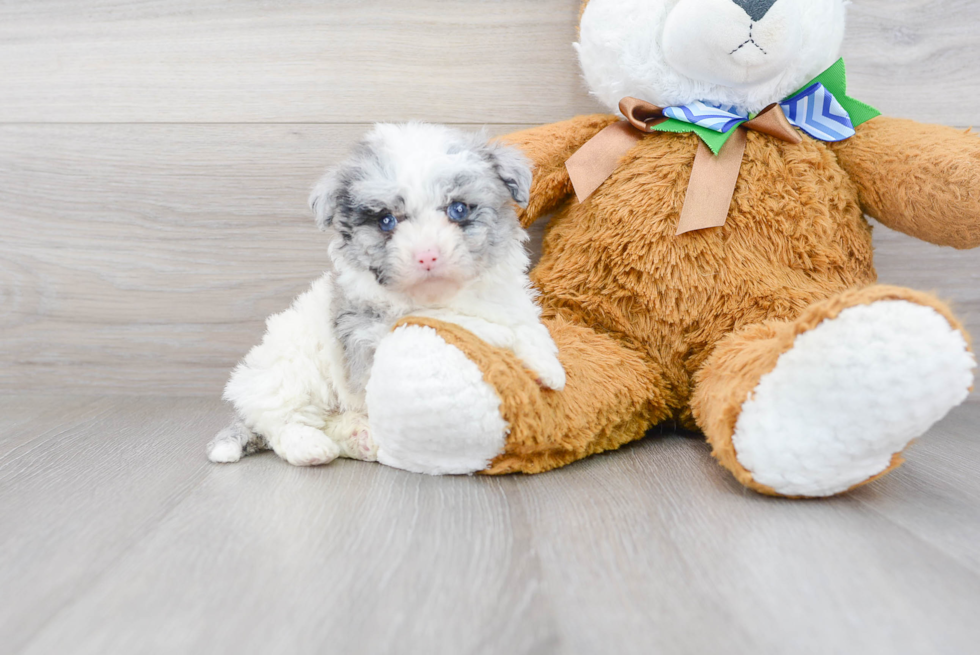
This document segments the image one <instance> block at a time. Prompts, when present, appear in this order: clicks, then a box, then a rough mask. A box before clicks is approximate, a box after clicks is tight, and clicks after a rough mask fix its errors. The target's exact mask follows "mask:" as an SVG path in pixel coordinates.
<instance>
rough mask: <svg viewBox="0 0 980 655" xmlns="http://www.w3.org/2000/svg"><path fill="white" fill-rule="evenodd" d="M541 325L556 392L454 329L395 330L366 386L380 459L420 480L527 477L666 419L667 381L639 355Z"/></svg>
mask: <svg viewBox="0 0 980 655" xmlns="http://www.w3.org/2000/svg"><path fill="white" fill-rule="evenodd" d="M545 323H546V325H547V326H548V328H549V330H550V332H551V335H552V337H553V338H554V341H555V343H556V344H557V345H558V349H559V357H560V359H561V361H562V364H563V365H564V367H565V372H566V374H567V383H566V386H565V388H564V390H562V391H560V392H557V391H553V390H550V389H545V388H542V387H541V386H540V385H539V384H538V383H537V374H535V373H532V372H531V371H529V370H528V369H527V368H525V366H524V365H523V364H522V362H521V360H519V359H518V358H517V357H516V356H515V355H514V354H513V353H512V352H511V351H510V350H506V349H502V348H495V347H492V346H489V345H487V344H485V343H484V342H482V341H480V340H479V339H477V338H476V337H475V336H473V335H472V334H470V333H469V332H467V331H466V330H464V329H463V328H461V327H459V326H458V325H453V324H448V323H443V322H441V321H437V320H435V319H428V318H411V319H409V320H407V321H406V322H405V324H402V325H401V326H399V327H398V328H396V329H395V331H394V332H392V334H390V335H389V336H388V337H386V338H385V340H384V341H382V343H381V344H380V346H379V347H378V350H377V353H376V355H375V361H374V368H373V371H372V375H371V381H370V382H369V384H368V389H367V404H368V416H369V417H370V422H371V431H372V435H373V437H374V439H375V442H376V443H377V445H378V461H380V462H381V463H383V464H387V465H389V466H394V467H397V468H402V469H406V470H410V471H416V472H420V473H429V474H461V473H475V472H480V471H483V472H487V473H494V474H497V473H511V472H525V473H537V472H541V471H546V470H549V469H552V468H556V467H558V466H562V465H564V464H567V463H570V462H572V461H575V460H577V459H580V458H582V457H585V456H587V455H590V454H592V453H597V452H601V451H603V450H609V449H613V448H618V447H619V446H621V445H623V444H625V443H627V442H629V441H632V440H634V439H638V438H640V437H642V436H643V434H644V433H645V431H646V430H647V429H648V428H649V426H650V425H651V424H652V423H653V422H657V421H659V420H661V419H663V418H664V417H666V415H667V410H666V409H665V407H666V402H665V393H664V387H665V385H664V384H663V382H662V380H661V378H660V376H659V375H658V374H657V373H656V371H655V369H654V367H653V366H652V364H651V363H650V361H649V360H648V359H647V358H646V357H645V356H644V355H642V354H641V353H639V352H637V351H636V350H633V349H631V348H629V347H628V345H626V344H625V343H623V342H622V341H620V340H618V339H616V338H615V337H612V336H610V335H607V334H600V333H597V332H596V331H594V330H591V329H589V328H586V327H582V326H579V325H575V324H571V323H568V322H565V321H563V320H561V319H555V320H547V321H545Z"/></svg>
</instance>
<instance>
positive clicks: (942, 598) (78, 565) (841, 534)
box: [0, 396, 980, 655]
mask: <svg viewBox="0 0 980 655" xmlns="http://www.w3.org/2000/svg"><path fill="white" fill-rule="evenodd" d="M226 418H227V415H226V410H225V409H224V408H223V407H222V406H221V405H220V404H219V403H218V402H217V401H214V400H207V399H202V398H183V399H180V398H142V399H141V398H125V397H116V398H105V397H103V398H93V397H53V396H52V397H37V396H8V397H6V398H3V399H0V651H2V652H4V653H44V654H48V653H93V654H95V653H97V654H100V655H101V654H107V653H126V654H130V653H190V652H193V653H226V652H227V653H230V652H240V653H252V652H263V653H291V654H293V653H345V654H346V653H386V652H391V653H414V652H424V653H453V654H457V653H508V654H510V653H720V652H725V653H752V654H764V653H779V654H785V653H794V654H796V653H821V654H824V653H850V652H854V653H857V652H860V653H889V654H894V653H930V654H931V653H970V652H976V644H977V640H978V639H980V621H978V619H977V617H978V614H980V547H978V544H980V439H978V436H980V435H978V432H980V404H976V403H971V404H968V405H966V406H964V407H962V408H959V409H958V410H956V411H955V412H954V414H952V415H951V416H950V417H949V418H948V419H947V420H946V421H944V422H943V423H941V424H940V425H938V426H937V427H936V428H934V429H933V430H932V432H931V433H930V434H929V435H927V436H926V437H925V438H923V439H922V440H921V441H920V442H918V443H917V444H916V445H915V446H914V447H913V452H912V453H911V457H910V462H909V464H908V465H906V467H904V468H903V469H902V470H900V471H899V472H897V473H896V474H894V475H892V476H890V477H889V478H887V479H886V480H882V481H880V482H877V483H875V484H873V485H872V486H870V487H867V488H865V489H862V490H860V491H858V492H855V493H853V494H851V495H849V496H846V497H843V498H837V499H832V500H827V501H818V502H793V501H781V500H772V499H766V498H762V497H760V496H756V495H753V494H751V493H746V492H744V491H743V490H742V489H741V488H739V487H738V486H737V484H735V483H734V482H733V481H732V480H731V479H730V478H729V477H728V476H727V475H726V474H725V473H724V472H723V471H722V470H721V469H719V468H718V467H717V466H716V465H714V464H713V462H712V460H711V458H710V456H709V454H708V450H707V447H706V446H705V445H704V443H703V442H702V441H701V440H700V439H697V438H692V437H682V436H674V435H659V436H657V435H651V436H650V437H648V438H647V439H646V440H644V441H642V442H640V443H638V444H635V445H633V446H630V447H627V448H625V449H623V450H621V451H619V452H616V453H611V454H607V455H604V456H600V457H595V458H592V459H590V460H587V461H585V462H582V463H580V464H577V465H574V466H570V467H568V468H566V469H563V470H560V471H557V472H554V473H550V474H546V475H540V476H536V477H517V476H512V477H506V478H483V477H461V478H429V477H424V476H418V475H412V474H408V473H403V472H400V471H396V470H393V469H387V468H384V467H382V466H379V465H373V464H364V463H360V462H338V463H335V464H333V465H330V466H328V467H325V468H320V469H313V470H301V469H296V468H292V467H289V466H287V465H285V464H283V463H282V462H280V461H279V460H278V459H276V458H275V457H274V456H272V455H260V456H256V457H252V458H249V459H247V460H245V461H243V462H242V463H241V464H239V465H235V466H214V465H210V464H208V463H207V462H206V461H205V459H204V456H203V446H204V443H205V442H206V440H207V439H208V438H209V437H210V435H211V434H212V433H213V432H215V431H216V430H217V429H218V428H219V427H221V426H222V424H223V423H224V421H225V420H226Z"/></svg>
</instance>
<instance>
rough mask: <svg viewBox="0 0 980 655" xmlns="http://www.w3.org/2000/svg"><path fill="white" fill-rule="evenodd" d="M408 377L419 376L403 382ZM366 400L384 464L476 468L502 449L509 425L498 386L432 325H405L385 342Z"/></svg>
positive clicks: (437, 469)
mask: <svg viewBox="0 0 980 655" xmlns="http://www.w3.org/2000/svg"><path fill="white" fill-rule="evenodd" d="M402 380H414V381H415V383H414V384H412V385H398V382H399V381H402ZM392 383H395V385H394V388H393V384H392ZM395 389H397V393H393V391H395ZM367 400H368V406H369V407H370V408H371V425H372V427H373V428H374V432H375V435H376V436H377V440H378V461H380V462H381V463H382V464H387V465H388V466H394V467H397V468H401V469H405V470H408V471H414V472H416V473H428V474H430V475H444V474H460V473H472V472H474V471H480V470H483V469H485V468H486V467H487V466H488V465H489V463H490V460H491V459H493V458H494V457H495V456H496V455H498V454H499V453H500V452H501V451H502V450H503V447H504V440H505V439H506V435H507V424H506V423H505V422H504V420H503V418H501V416H500V399H499V398H498V397H497V394H496V392H495V391H494V390H493V388H491V387H490V386H489V385H488V384H487V383H486V382H484V380H483V373H482V372H481V371H480V369H479V368H478V367H477V366H476V364H474V363H473V362H471V361H470V360H468V359H467V358H466V356H465V355H463V353H462V352H460V351H459V350H458V349H456V348H454V347H453V346H450V345H448V344H446V342H445V341H443V340H442V339H441V338H440V337H439V335H438V334H437V333H436V332H435V330H432V329H431V328H424V327H420V326H407V327H402V328H399V329H398V330H396V331H395V332H394V333H393V334H392V335H391V336H389V337H388V338H387V339H385V340H384V341H383V342H382V343H381V345H380V347H379V348H378V352H377V356H376V358H375V364H374V373H373V375H372V377H371V381H370V382H368V387H367Z"/></svg>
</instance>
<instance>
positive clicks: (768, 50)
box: [576, 0, 847, 113]
mask: <svg viewBox="0 0 980 655" xmlns="http://www.w3.org/2000/svg"><path fill="white" fill-rule="evenodd" d="M846 4H847V3H846V2H845V0H778V1H777V2H776V3H775V4H774V5H773V6H772V8H771V9H770V10H769V11H768V13H766V14H765V16H764V17H763V18H762V19H761V20H759V21H753V20H752V18H750V16H749V14H748V13H746V11H745V10H743V9H742V7H740V6H739V5H738V4H736V3H734V2H732V1H731V0H591V2H589V5H588V6H587V7H586V9H585V14H584V15H583V17H582V24H581V36H580V40H579V43H578V44H576V48H577V50H578V54H579V60H580V62H581V64H582V70H583V71H584V73H585V79H586V82H587V83H588V85H589V88H590V89H591V91H592V94H593V95H594V96H595V97H596V98H597V99H598V100H599V101H600V102H602V103H603V104H604V105H606V106H607V107H609V109H610V110H611V111H613V112H617V113H618V107H619V101H620V100H622V99H623V98H624V97H627V96H631V97H635V98H639V99H641V100H646V101H647V102H651V103H653V104H655V105H660V106H663V107H667V106H673V105H681V104H686V103H689V102H692V101H695V100H700V101H703V102H709V103H715V104H725V105H734V106H736V107H738V108H739V109H741V110H742V111H746V112H757V111H760V110H762V109H764V108H765V107H767V106H768V105H770V104H771V103H773V102H776V101H779V100H782V99H783V98H785V97H786V96H787V95H789V94H790V93H793V92H794V91H796V90H797V89H798V88H800V87H801V86H802V85H803V84H805V83H806V82H807V81H809V80H811V79H812V78H813V77H815V76H816V75H818V74H819V73H821V72H822V71H824V70H825V69H827V68H828V67H829V66H830V65H831V64H833V63H834V62H835V61H836V60H837V58H838V57H839V53H840V48H841V43H842V41H843V38H844V23H845V5H846Z"/></svg>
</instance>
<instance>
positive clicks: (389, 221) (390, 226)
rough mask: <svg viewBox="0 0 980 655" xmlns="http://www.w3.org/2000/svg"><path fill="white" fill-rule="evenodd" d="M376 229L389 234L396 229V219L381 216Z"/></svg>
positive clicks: (390, 216) (389, 215) (389, 216)
mask: <svg viewBox="0 0 980 655" xmlns="http://www.w3.org/2000/svg"><path fill="white" fill-rule="evenodd" d="M378 227H379V228H381V231H382V232H391V231H392V230H394V229H395V228H396V227H398V219H397V218H395V217H394V216H392V215H391V214H388V215H386V216H383V217H382V218H381V220H380V221H378Z"/></svg>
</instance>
